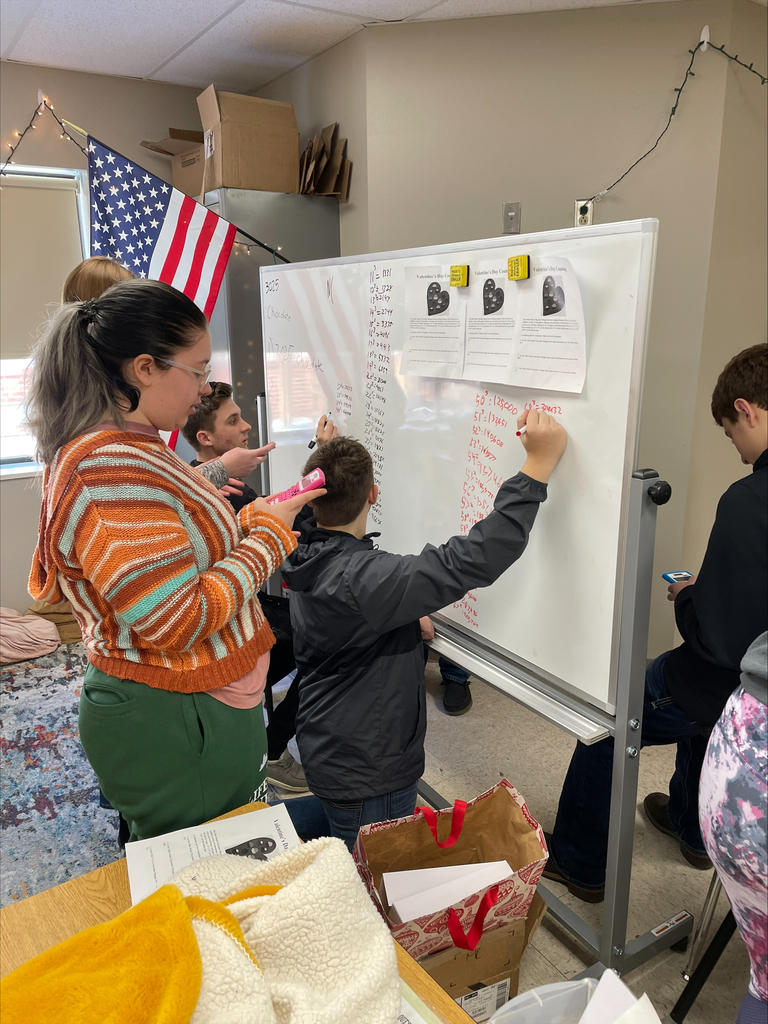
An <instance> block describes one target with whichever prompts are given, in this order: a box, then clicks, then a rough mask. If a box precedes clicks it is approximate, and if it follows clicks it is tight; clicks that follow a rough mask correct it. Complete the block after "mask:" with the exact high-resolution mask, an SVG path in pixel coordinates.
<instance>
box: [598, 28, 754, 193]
mask: <svg viewBox="0 0 768 1024" xmlns="http://www.w3.org/2000/svg"><path fill="white" fill-rule="evenodd" d="M707 46H711V47H712V49H713V50H717V51H718V53H722V55H723V56H724V57H727V58H728V60H732V61H734V62H735V63H736V64H738V65H740V67H742V68H746V70H747V71H751V72H752V74H753V75H757V77H758V78H759V79H760V82H761V83H762V84H763V85H765V84H766V82H768V78H766V77H765V75H762V74H761V73H760V72H759V71H757V70H756V69H755V68H754V67H753V66H752V64H745V63H744V61H743V60H739V55H738V54H735V55H734V54H731V53H727V52H726V50H725V49H724V47H722V46H715V44H714V43H710V42H709V41H708V40H707V39H704V38H702V39H701V40H700V41H699V43H698V44H697V45H696V46H695V47H694V49H693V50H689V51H688V53H690V55H691V59H690V61H689V63H688V67H687V68H686V69H685V77H684V78H683V81H682V84H681V85H679V86H678V87H677V88H676V89H675V92H676V93H677V96H676V97H675V102H674V104H673V105H672V109H671V110H670V112H669V118H668V119H667V123H666V125H665V126H664V130H663V131H662V133H661V135H659V137H658V139H656V141H655V142H654V144H653V145H652V146H651V148H650V149H649V150H648V152H647V153H643V155H642V156H641V157H639V158H638V159H637V160H635V162H634V163H633V164H632V165H631V166H630V167H628V168H627V169H626V171H624V173H623V174H622V175H621V177H620V178H617V179H616V181H614V183H613V184H612V185H609V186H608V188H604V189H603V190H602V192H596V193H595V195H593V196H591V197H590V198H589V199H586V200H585V202H587V203H593V202H594V203H599V202H600V200H601V199H602V198H603V196H605V195H607V194H608V193H609V192H610V191H611V189H612V188H616V186H617V185H618V184H619V182H620V181H623V180H624V179H625V178H626V176H627V175H628V174H629V172H630V171H632V170H634V169H635V167H637V165H638V164H639V163H640V162H641V161H643V160H645V158H646V157H647V156H650V155H651V153H652V152H653V151H654V149H656V147H657V146H658V144H659V143H660V142H661V140H662V139H663V138H664V136H665V135H666V134H667V132H668V131H669V128H670V125H671V124H672V118H673V117H674V116H675V114H676V113H677V108H678V107H679V106H680V97H681V96H682V94H683V89H684V88H685V86H686V84H687V82H688V79H689V78H695V77H696V75H695V73H694V71H693V70H692V69H693V62H694V61H695V60H696V57H697V55H698V54H699V53H701V52H702V51H703V50H705V49H706V48H707Z"/></svg>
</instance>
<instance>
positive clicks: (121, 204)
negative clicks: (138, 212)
mask: <svg viewBox="0 0 768 1024" xmlns="http://www.w3.org/2000/svg"><path fill="white" fill-rule="evenodd" d="M117 208H118V210H124V209H125V202H124V201H123V200H122V199H118V200H117ZM128 216H130V214H128Z"/></svg>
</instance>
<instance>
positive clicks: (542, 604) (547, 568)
mask: <svg viewBox="0 0 768 1024" xmlns="http://www.w3.org/2000/svg"><path fill="white" fill-rule="evenodd" d="M657 230H658V221H656V220H651V219H648V220H639V221H629V222H625V223H620V224H608V225H595V226H591V227H586V228H574V229H568V230H560V231H548V232H542V233H539V234H530V235H519V236H505V237H503V238H492V239H485V240H483V241H476V242H463V243H459V244H453V245H446V246H432V247H429V248H423V249H411V250H403V251H400V252H390V253H382V254H377V255H370V256H368V255H366V256H360V257H349V258H346V259H340V260H323V261H319V262H316V263H298V264H290V265H283V266H274V267H270V266H265V267H262V268H261V291H262V320H263V338H264V359H265V376H266V381H267V385H266V386H267V421H268V432H269V440H272V441H275V442H276V444H277V447H276V448H275V450H274V451H273V452H272V454H271V456H270V487H271V490H272V491H273V492H276V491H279V490H282V489H285V488H286V487H289V486H290V485H291V484H293V483H295V481H296V480H297V479H298V478H299V476H300V475H301V471H302V468H303V466H304V463H305V461H306V459H307V458H308V456H309V454H310V452H309V450H308V447H307V446H308V443H309V441H310V440H311V439H312V437H313V435H314V431H315V425H316V423H317V420H318V419H319V417H320V416H321V415H323V414H327V413H331V415H332V416H333V418H334V420H335V421H336V422H337V423H338V425H339V428H340V430H341V432H342V433H344V434H348V435H351V436H353V437H356V438H358V439H359V440H361V441H363V442H364V443H365V444H366V446H367V447H368V449H369V451H370V452H371V454H372V456H373V459H374V470H375V475H376V482H377V483H378V484H379V487H380V498H379V503H378V504H377V505H376V506H375V507H374V508H373V509H372V510H371V516H370V519H369V529H371V530H380V531H381V539H380V541H379V544H380V546H381V547H382V548H386V549H387V550H390V551H394V552H399V553H409V552H418V551H420V550H421V549H422V547H423V546H424V545H425V544H426V543H430V542H431V543H433V544H440V543H442V542H444V541H445V540H447V539H448V538H449V537H450V536H452V535H453V534H456V533H459V532H462V523H465V524H466V514H465V516H464V518H463V519H462V509H464V511H465V513H466V510H467V507H468V506H470V511H472V508H473V503H476V502H477V501H478V500H482V496H483V494H485V492H486V491H487V492H491V493H495V491H496V490H498V485H499V484H500V482H501V481H502V480H503V479H505V478H507V477H510V476H512V475H514V474H515V473H516V472H517V471H518V470H519V469H520V468H521V466H522V464H523V462H524V460H525V453H524V450H523V447H522V445H521V443H520V441H519V439H518V438H517V437H516V416H517V413H518V412H519V411H522V410H523V409H524V408H525V407H526V404H530V403H537V404H538V406H539V407H544V408H546V409H550V410H553V411H554V412H555V414H556V415H557V417H558V419H560V421H561V422H562V423H563V425H564V426H565V428H566V430H567V431H568V435H569V441H568V447H567V449H566V452H565V454H564V456H563V458H562V460H561V462H560V464H559V466H558V467H557V469H556V471H555V473H554V475H553V477H552V479H551V481H550V484H549V496H548V499H547V501H546V502H545V503H544V504H543V505H542V507H541V509H540V511H539V514H538V516H537V519H536V522H535V524H534V527H533V530H532V532H531V537H530V541H529V544H528V547H527V549H526V551H525V553H524V554H523V556H522V557H521V558H520V559H519V561H518V562H516V563H515V564H514V565H513V566H512V567H511V568H510V569H509V570H508V571H507V572H506V573H505V574H504V575H503V576H502V577H501V578H500V579H499V580H497V582H496V583H494V584H493V586H491V587H488V588H484V589H479V590H476V591H474V592H473V593H471V594H470V595H468V597H467V598H465V599H464V600H462V601H459V602H457V603H456V604H455V605H453V606H452V607H449V608H445V609H442V610H441V611H440V612H439V613H438V614H437V616H436V620H437V622H438V623H439V622H446V623H449V624H450V625H451V626H453V627H454V628H455V629H457V630H459V632H460V633H461V634H466V635H467V636H472V637H474V638H475V640H476V641H477V642H479V643H480V644H481V645H483V646H485V647H487V648H488V650H489V651H494V652H495V654H497V655H498V654H499V653H501V654H502V655H503V656H504V657H505V658H507V659H509V662H510V664H511V666H512V668H511V669H510V670H511V671H514V668H513V666H514V665H515V664H519V665H522V666H524V667H525V668H527V669H528V670H529V671H532V672H533V673H534V675H535V676H536V677H537V678H539V679H541V680H542V681H544V682H546V683H547V684H549V685H555V686H556V687H558V688H560V689H562V690H564V691H566V692H567V693H569V694H570V695H571V696H575V697H576V698H577V699H578V700H581V701H584V702H585V703H588V704H591V705H594V706H596V707H599V708H602V709H605V710H608V711H609V712H611V713H613V712H614V709H615V703H614V701H615V691H616V672H617V662H618V640H619V632H620V630H619V627H620V618H621V585H622V577H623V565H624V549H625V530H626V520H627V505H628V493H629V481H630V477H631V474H632V471H633V470H634V469H635V468H637V467H636V451H637V440H638V416H639V408H640V392H641V386H642V374H643V365H644V354H645V343H646V335H647V324H648V319H649V315H650V298H651V288H652V279H653V268H654V262H655V252H656V237H657ZM500 250H503V252H500ZM520 254H528V255H531V256H548V257H567V258H568V259H569V260H570V261H571V263H572V265H573V267H574V270H575V273H576V276H577V279H578V281H579V285H580V289H581V297H582V303H583V307H584V317H585V321H586V332H587V375H586V382H585V385H584V389H583V391H582V393H581V394H567V393H564V392H555V391H544V390H534V389H530V388H529V389H519V388H515V387H510V386H506V385H499V384H496V385H486V384H484V383H483V382H482V381H477V382H473V381H457V380H447V379H442V378H437V377H419V376H411V375H404V374H402V373H401V372H400V364H401V359H402V351H403V338H404V322H403V321H404V280H405V268H406V267H413V266H434V265H435V264H437V263H445V264H459V263H466V264H469V265H470V267H471V266H472V264H473V263H474V264H477V263H479V262H480V261H482V260H485V259H497V260H498V259H499V257H500V256H503V257H504V258H506V257H507V256H515V255H520ZM478 424H480V426H482V427H484V428H486V429H485V432H481V435H482V436H481V440H483V441H485V440H487V437H488V430H489V429H490V431H491V433H492V435H493V442H492V445H489V446H482V447H489V448H490V449H491V450H492V453H493V456H494V457H493V461H492V462H490V461H489V458H490V456H488V457H485V456H483V457H482V458H481V459H480V461H479V462H478V446H477V437H478V429H477V428H478ZM489 424H490V427H489ZM473 439H474V441H475V443H474V444H473ZM481 454H482V453H481ZM475 513H476V508H475ZM475 518H476V515H475ZM466 528H467V527H466V525H465V526H464V532H466Z"/></svg>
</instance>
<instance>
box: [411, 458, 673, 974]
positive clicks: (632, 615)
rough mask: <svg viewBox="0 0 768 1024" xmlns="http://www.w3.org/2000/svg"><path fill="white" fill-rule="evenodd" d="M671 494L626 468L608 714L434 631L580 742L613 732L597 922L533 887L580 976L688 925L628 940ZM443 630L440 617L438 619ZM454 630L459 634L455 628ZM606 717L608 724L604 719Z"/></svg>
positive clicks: (628, 964)
mask: <svg viewBox="0 0 768 1024" xmlns="http://www.w3.org/2000/svg"><path fill="white" fill-rule="evenodd" d="M670 495H671V488H670V487H669V485H668V484H666V483H664V482H663V481H660V480H659V475H658V473H657V472H656V471H655V470H653V469H639V470H636V471H635V472H634V473H633V474H632V480H631V484H630V491H629V516H628V525H627V539H626V556H625V561H624V578H623V588H622V589H623V599H622V605H621V608H622V612H621V629H620V644H619V662H618V677H617V688H616V715H615V717H614V718H611V719H609V717H608V716H607V715H606V714H605V713H604V712H601V711H599V710H598V709H597V708H593V707H590V706H588V705H586V704H583V705H582V707H581V710H580V711H578V712H577V711H576V710H574V709H573V708H572V707H568V706H566V705H563V704H562V697H561V698H560V701H561V702H558V701H557V700H555V699H554V698H553V697H550V696H549V695H548V694H547V693H546V692H543V691H542V687H541V685H540V684H535V685H534V683H533V682H529V681H527V680H526V679H525V678H524V676H525V673H524V672H520V673H519V674H516V675H515V676H512V675H511V674H510V673H509V672H506V673H505V672H502V671H501V670H498V669H497V668H496V667H495V666H493V665H489V664H488V661H487V660H485V661H483V660H482V659H479V658H478V657H477V656H476V655H474V654H473V653H472V652H471V651H470V650H467V649H466V647H465V641H464V638H463V637H462V638H461V640H460V641H458V640H456V639H446V637H445V636H444V635H441V636H437V637H436V638H435V640H434V641H432V643H431V646H432V647H433V648H434V649H435V650H436V651H438V652H439V653H440V654H444V655H446V656H447V657H449V658H450V659H451V661H455V662H456V664H457V665H461V666H462V668H466V669H467V670H468V671H470V672H472V673H473V674H474V675H476V676H477V677H478V678H480V679H482V680H484V681H485V682H488V683H490V685H491V686H494V687H495V688H496V689H498V690H501V691H502V692H503V693H506V694H507V696H509V697H511V698H512V699H513V700H516V701H517V702H518V703H519V704H522V705H523V706H525V707H527V708H529V709H530V710H531V711H534V712H535V713H536V714H538V715H540V716H541V717H542V718H545V719H546V720H547V721H549V722H551V723H552V724H554V725H556V726H558V727H559V728H561V729H563V730H564V731H566V732H568V733H570V735H572V736H576V737H577V738H578V739H579V742H582V743H587V744H589V743H595V742H597V741H598V740H601V739H604V738H605V737H606V736H608V735H613V737H614V755H613V786H612V790H611V808H610V823H609V829H608V860H607V864H606V878H605V902H604V904H603V920H602V927H601V929H600V931H599V932H598V931H597V930H596V929H595V928H593V927H592V926H591V925H589V924H587V922H586V921H584V920H583V919H582V918H581V917H579V915H578V914H577V913H576V912H575V911H574V910H572V909H571V908H570V907H568V906H567V905H566V904H565V903H563V901H562V900H561V899H560V898H559V897H558V896H555V895H554V893H552V892H550V890H549V889H547V887H546V886H545V885H543V884H540V885H539V892H540V893H541V895H542V897H543V898H544V900H545V902H546V904H547V908H548V910H549V912H550V914H552V916H553V917H554V918H555V920H556V921H559V923H560V924H561V925H562V926H563V927H564V928H565V929H566V930H567V931H569V932H570V933H571V934H572V935H573V936H574V937H575V938H576V939H578V941H579V942H581V943H582V944H583V945H584V946H586V947H587V949H588V950H589V951H590V953H592V954H593V955H594V956H595V957H596V959H597V961H598V962H597V963H596V964H595V965H593V966H592V967H590V968H588V970H586V971H584V972H583V974H582V975H579V977H585V976H593V977H599V976H600V975H601V974H602V972H603V971H604V970H605V969H607V968H608V969H611V970H614V971H616V973H617V974H620V975H621V974H626V973H628V972H629V971H633V970H635V969H636V968H637V967H639V966H640V965H641V964H642V963H644V962H645V961H646V960H649V959H650V958H651V957H653V956H656V954H657V953H661V952H662V951H663V950H665V949H667V948H668V947H669V946H672V945H674V944H675V943H678V942H682V941H685V942H687V937H688V935H689V934H690V932H691V930H692V928H693V917H692V916H691V914H689V913H688V911H686V910H682V911H679V912H678V913H676V914H674V915H671V916H670V919H669V920H668V921H664V922H662V923H660V924H659V925H658V926H657V927H656V928H653V929H651V930H650V931H648V932H646V933H645V934H644V935H641V936H639V938H636V939H633V940H632V941H631V942H627V919H628V913H629V888H630V880H631V876H632V847H633V843H634V835H635V807H636V804H637V781H638V774H639V762H640V757H639V753H640V733H641V729H642V724H643V702H644V695H645V662H646V652H647V650H648V627H649V621H650V607H651V582H652V579H653V553H654V542H655V534H656V508H657V505H663V504H665V503H666V502H667V501H668V500H669V497H670ZM437 628H438V629H439V630H441V632H442V630H443V628H444V627H443V626H442V625H441V624H438V625H437ZM457 635H458V634H457ZM607 723H608V724H607ZM419 793H420V795H421V796H422V797H423V798H424V799H426V800H428V801H429V802H430V803H433V804H435V806H437V807H447V806H450V805H449V804H447V803H446V801H445V800H444V799H443V798H442V797H441V796H440V794H439V793H437V792H436V791H435V790H434V789H432V787H430V786H427V785H426V784H425V783H423V782H421V783H419Z"/></svg>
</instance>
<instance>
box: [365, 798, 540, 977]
mask: <svg viewBox="0 0 768 1024" xmlns="http://www.w3.org/2000/svg"><path fill="white" fill-rule="evenodd" d="M352 856H353V858H354V860H355V863H356V864H357V869H358V872H359V874H360V877H361V878H362V880H363V884H364V885H365V887H366V889H367V890H368V893H369V895H370V897H371V899H372V900H373V902H374V903H375V904H376V906H377V908H378V909H379V912H380V913H381V915H382V917H383V918H384V919H385V920H386V922H387V924H388V925H389V928H390V931H391V932H392V935H393V936H394V938H395V939H396V940H397V942H399V943H400V945H401V946H402V947H403V948H404V949H406V950H407V951H408V952H409V953H410V954H411V956H412V957H414V958H416V959H419V958H420V957H423V956H426V955H427V954H430V953H436V952H438V951H439V950H441V949H446V948H448V947H449V946H457V947H459V948H462V949H474V948H475V946H476V945H477V943H478V942H479V940H480V936H481V935H482V933H483V932H484V931H488V930H490V929H492V928H498V927H500V926H501V925H503V924H506V923H507V922H509V921H512V920H514V919H515V918H521V917H522V918H524V917H526V915H527V914H528V909H529V907H530V905H531V900H532V899H533V895H534V893H535V892H536V886H537V885H538V883H539V879H540V878H541V874H542V872H543V870H544V865H545V864H546V862H547V856H548V854H547V847H546V843H545V842H544V833H543V832H542V830H541V826H540V825H539V824H538V822H537V821H535V820H534V818H532V817H531V814H530V812H529V811H528V808H527V807H526V805H525V800H524V799H523V797H522V796H521V795H520V793H518V791H517V790H516V789H515V787H514V786H513V785H512V784H511V783H510V782H508V781H507V780H506V779H502V781H501V782H499V783H498V784H497V785H496V786H494V787H493V789H490V790H488V792H487V793H483V794H481V795H480V796H478V797H476V798H475V799H474V800H471V801H470V802H469V803H465V802H464V801H463V800H457V801H456V804H455V806H454V807H453V808H448V809H446V810H443V811H432V810H431V808H421V807H417V808H416V814H414V815H413V816H412V817H408V818H399V819H397V820H396V821H383V822H379V823H377V824H375V825H365V826H364V827H363V828H361V829H360V832H359V834H358V837H357V842H356V843H355V848H354V850H353V853H352ZM494 860H506V861H507V862H508V863H509V865H510V867H511V868H512V870H513V871H514V875H513V877H512V878H510V879H507V880H505V881H503V882H500V883H498V884H497V885H494V886H491V887H489V888H488V889H484V890H481V891H480V892H476V893H474V894H473V895H472V896H469V897H467V899H465V900H462V901H461V902H460V903H457V904H455V905H454V906H452V907H449V908H447V909H446V910H443V911H440V912H439V913H435V914H429V915H427V916H426V917H420V918H417V919H416V920H415V921H407V922H405V923H403V924H398V923H396V922H394V921H391V920H390V919H389V917H388V916H387V910H386V907H385V906H384V904H383V903H382V900H381V896H380V895H379V888H380V885H381V876H382V873H383V872H385V871H405V870H412V869H414V868H436V867H442V866H443V865H450V864H479V863H484V862H486V861H494Z"/></svg>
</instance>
